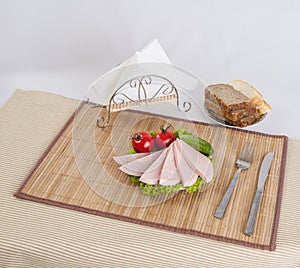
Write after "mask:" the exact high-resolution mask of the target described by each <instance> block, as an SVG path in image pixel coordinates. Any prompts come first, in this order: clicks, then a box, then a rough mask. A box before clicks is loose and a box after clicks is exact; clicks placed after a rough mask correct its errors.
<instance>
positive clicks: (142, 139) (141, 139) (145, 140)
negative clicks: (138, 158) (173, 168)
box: [131, 131, 154, 153]
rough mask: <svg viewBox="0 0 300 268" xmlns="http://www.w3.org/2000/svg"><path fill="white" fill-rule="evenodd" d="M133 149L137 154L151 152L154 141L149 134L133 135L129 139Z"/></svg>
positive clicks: (139, 133) (138, 133) (143, 132)
mask: <svg viewBox="0 0 300 268" xmlns="http://www.w3.org/2000/svg"><path fill="white" fill-rule="evenodd" d="M131 142H132V146H133V149H134V150H135V151H136V152H137V153H148V152H151V151H152V149H153V147H154V140H153V138H152V136H151V134H150V133H148V132H145V131H140V132H137V133H135V134H134V135H133V136H132V138H131Z"/></svg>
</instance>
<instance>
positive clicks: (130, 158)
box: [113, 153, 150, 165]
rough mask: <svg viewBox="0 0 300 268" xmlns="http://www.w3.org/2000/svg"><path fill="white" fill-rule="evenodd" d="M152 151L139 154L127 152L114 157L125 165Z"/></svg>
mask: <svg viewBox="0 0 300 268" xmlns="http://www.w3.org/2000/svg"><path fill="white" fill-rule="evenodd" d="M149 154H150V153H138V154H125V155H120V156H114V157H113V159H114V160H115V161H116V162H117V163H118V164H120V165H125V164H127V163H129V162H131V161H133V160H137V159H140V158H142V157H144V156H147V155H149Z"/></svg>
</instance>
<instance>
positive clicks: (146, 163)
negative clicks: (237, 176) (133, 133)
mask: <svg viewBox="0 0 300 268" xmlns="http://www.w3.org/2000/svg"><path fill="white" fill-rule="evenodd" d="M114 159H115V161H116V162H118V163H119V164H120V165H121V167H120V170H122V171H123V172H125V173H127V174H129V175H134V176H138V177H140V181H142V182H144V183H147V184H161V185H164V186H170V185H176V184H177V183H182V184H183V186H185V187H187V186H191V185H193V184H194V183H195V182H196V181H197V178H198V176H200V177H201V178H202V179H204V180H205V181H206V182H210V181H211V180H212V178H213V175H214V174H213V165H212V163H211V161H210V160H209V159H208V158H207V157H206V156H205V155H203V154H202V153H200V152H199V151H197V150H195V149H194V148H193V147H191V146H190V145H188V144H187V143H186V142H184V141H182V140H180V139H176V140H175V141H174V142H173V143H171V145H170V146H169V147H168V148H166V149H163V150H160V151H157V152H154V153H137V154H132V155H123V156H116V157H114Z"/></svg>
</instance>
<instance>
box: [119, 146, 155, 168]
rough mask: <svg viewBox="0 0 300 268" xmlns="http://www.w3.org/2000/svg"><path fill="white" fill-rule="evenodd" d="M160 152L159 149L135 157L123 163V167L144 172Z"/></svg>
mask: <svg viewBox="0 0 300 268" xmlns="http://www.w3.org/2000/svg"><path fill="white" fill-rule="evenodd" d="M160 154H161V151H157V152H154V153H150V154H148V155H146V156H144V157H141V158H138V159H135V160H133V161H131V162H128V163H127V164H125V165H123V166H122V167H124V168H125V169H129V170H132V171H135V172H141V173H144V172H145V171H146V170H147V169H148V168H149V167H150V166H151V165H152V163H153V161H155V159H156V158H157V157H158V156H159V155H160Z"/></svg>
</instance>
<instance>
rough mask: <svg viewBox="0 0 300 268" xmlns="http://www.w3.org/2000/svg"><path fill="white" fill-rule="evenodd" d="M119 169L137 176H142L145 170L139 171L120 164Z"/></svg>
mask: <svg viewBox="0 0 300 268" xmlns="http://www.w3.org/2000/svg"><path fill="white" fill-rule="evenodd" d="M119 169H120V170H121V171H123V172H125V173H126V174H128V175H133V176H137V177H140V176H142V175H143V172H139V171H136V170H132V169H129V168H127V167H126V166H120V167H119Z"/></svg>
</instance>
